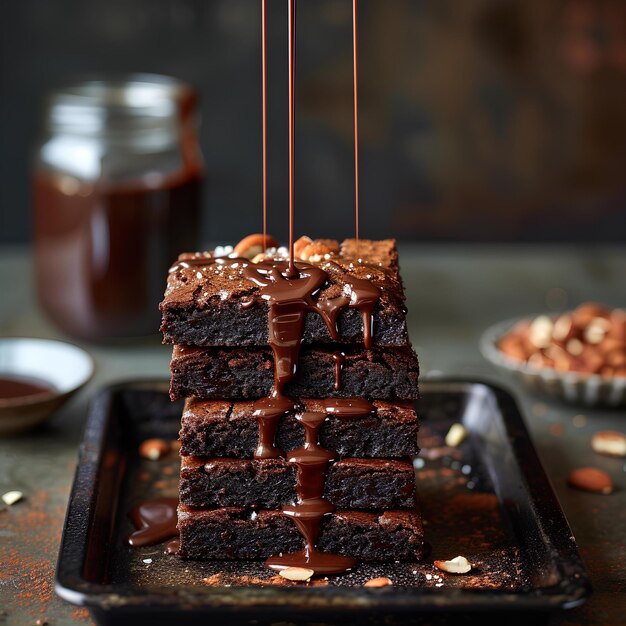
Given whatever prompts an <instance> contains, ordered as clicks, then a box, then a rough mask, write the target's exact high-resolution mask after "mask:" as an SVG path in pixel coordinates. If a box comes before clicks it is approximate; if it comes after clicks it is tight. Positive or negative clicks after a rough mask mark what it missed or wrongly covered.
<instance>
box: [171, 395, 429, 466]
mask: <svg viewBox="0 0 626 626" xmlns="http://www.w3.org/2000/svg"><path fill="white" fill-rule="evenodd" d="M300 402H301V406H300V409H301V410H305V411H320V410H322V401H321V400H314V399H306V400H301V401H300ZM253 404H254V403H253V402H252V401H245V402H230V401H218V400H213V401H201V400H198V399H196V398H189V399H188V400H187V401H186V402H185V408H184V411H183V416H182V420H181V430H180V440H181V454H182V455H193V456H200V457H232V458H242V459H243V458H247V459H250V458H252V455H253V454H254V451H255V450H256V448H257V445H258V441H259V427H258V423H257V420H256V418H255V417H254V416H253ZM373 405H374V407H375V409H376V411H375V412H374V413H372V414H371V415H368V416H367V417H359V418H354V419H350V420H345V419H341V418H339V417H337V416H334V415H329V416H328V418H327V419H326V421H325V422H324V424H323V425H322V427H321V429H320V443H321V445H322V446H323V447H324V448H327V449H329V450H333V451H334V452H336V453H337V454H338V455H339V457H340V458H346V457H363V458H376V457H379V458H405V457H409V456H414V455H416V454H417V453H418V452H419V448H418V445H417V433H418V429H419V422H418V418H417V415H416V413H415V408H414V404H413V403H412V402H395V403H390V402H383V401H378V400H375V401H374V402H373ZM303 444H304V431H303V428H302V426H301V425H300V424H299V423H298V421H297V420H296V418H295V416H294V414H293V413H289V414H287V415H285V416H284V417H283V418H282V419H281V420H280V422H279V425H278V430H277V433H276V445H277V446H278V448H280V449H281V450H294V449H295V448H299V447H300V446H302V445H303Z"/></svg>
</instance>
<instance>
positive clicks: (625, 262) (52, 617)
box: [0, 245, 626, 626]
mask: <svg viewBox="0 0 626 626" xmlns="http://www.w3.org/2000/svg"><path fill="white" fill-rule="evenodd" d="M400 258H401V265H402V273H403V277H404V281H405V284H406V289H407V296H408V307H409V310H410V331H411V338H412V340H413V342H414V345H415V347H416V349H417V351H418V354H419V356H420V362H421V366H422V376H423V377H429V376H433V377H434V376H439V375H450V376H457V377H458V376H461V377H467V378H476V377H478V378H483V379H487V380H493V381H494V382H503V383H505V384H506V385H508V386H509V387H512V388H513V391H514V392H515V394H516V395H517V397H518V399H519V401H520V404H521V407H522V411H523V414H524V416H525V419H526V423H527V425H528V427H529V430H530V431H531V434H532V438H533V440H534V443H535V446H536V447H537V449H538V452H539V455H540V457H541V459H542V461H543V463H544V466H545V468H546V470H547V473H548V475H549V476H550V479H551V480H552V483H553V485H554V488H555V490H556V492H557V494H558V497H559V499H560V501H561V504H562V506H563V509H564V510H565V513H566V515H567V518H568V520H569V522H570V525H571V526H572V530H573V532H574V534H575V536H576V539H577V541H578V544H579V546H580V550H581V552H582V555H583V558H584V560H585V562H586V564H587V567H588V569H589V573H590V576H591V580H592V583H593V586H594V594H593V596H592V598H591V599H590V601H589V602H588V603H587V604H585V605H584V606H582V607H579V608H577V609H574V610H572V611H569V612H567V613H565V614H562V615H560V616H557V617H555V618H554V619H553V620H552V623H553V624H568V625H573V624H598V625H600V624H601V625H603V626H604V625H607V624H626V464H625V463H626V460H625V459H610V458H606V457H600V456H598V455H595V454H594V453H593V452H592V451H591V448H590V444H589V441H590V437H591V435H592V434H593V433H594V432H595V431H597V430H602V429H613V430H621V431H626V408H625V409H619V410H596V409H594V410H591V409H586V408H584V407H576V406H567V405H563V404H560V403H557V402H553V401H550V400H547V399H546V398H539V397H535V396H533V395H531V394H530V393H529V392H527V391H526V390H525V389H524V388H521V387H519V386H517V385H516V384H513V383H511V381H510V380H508V379H502V377H501V374H500V373H499V372H497V371H495V370H494V369H493V368H492V367H491V366H490V365H489V364H487V363H486V362H485V361H484V359H483V358H482V357H481V355H480V352H479V349H478V340H479V337H480V334H481V332H482V331H483V330H484V329H485V328H486V327H487V326H489V325H490V324H493V323H495V322H497V321H500V320H503V319H507V318H511V317H516V316H520V315H525V314H532V313H537V312H541V311H549V310H557V309H562V308H567V307H573V306H575V305H577V304H579V303H580V302H583V301H585V300H595V301H599V302H604V303H606V304H609V305H613V306H625V305H626V281H625V280H624V275H625V273H626V251H625V250H623V249H615V248H613V249H607V248H602V249H594V248H589V249H583V248H581V247H576V248H574V247H514V246H507V247H495V246H474V247H470V246H455V245H445V246H444V245H437V246H434V245H422V246H414V245H405V246H402V247H401V256H400ZM33 283H34V281H33V266H32V258H31V254H30V251H29V250H28V249H26V248H17V247H16V248H7V247H5V248H2V249H0V294H1V295H0V336H30V337H50V338H60V339H64V337H63V336H62V335H60V334H59V333H58V332H57V331H56V330H55V329H54V328H53V327H51V326H50V324H49V323H48V322H47V321H46V320H45V318H44V316H43V314H42V312H41V311H40V310H39V309H38V307H37V304H36V298H35V295H34V286H33ZM75 343H79V345H83V344H80V342H75ZM83 347H85V348H86V349H87V350H88V351H89V352H90V353H91V354H92V355H93V357H94V359H95V361H96V373H95V376H94V378H93V379H92V381H91V382H90V383H89V384H88V385H87V386H86V387H85V388H84V389H83V390H82V391H81V392H80V393H79V394H78V395H77V396H76V397H74V398H73V399H72V400H71V401H70V402H69V403H67V404H66V405H65V406H64V407H62V408H61V409H60V410H59V411H58V412H57V413H56V414H55V415H54V416H53V417H52V418H51V420H50V421H49V422H48V423H47V424H46V425H45V426H44V427H42V428H40V429H39V430H37V431H36V432H33V433H31V434H28V435H26V436H21V437H16V438H11V439H0V493H4V492H5V491H9V490H13V489H19V490H21V491H23V492H24V494H25V499H24V500H23V501H21V502H19V503H18V504H15V505H13V506H12V507H4V508H3V509H2V510H0V546H1V549H0V624H11V625H15V626H21V625H33V624H35V623H36V621H37V620H38V619H39V620H45V621H47V622H48V623H49V624H50V626H66V625H67V626H69V625H73V624H89V623H91V620H90V618H89V615H88V613H87V612H86V611H85V610H84V609H80V608H76V607H74V606H71V605H69V604H66V603H65V602H63V601H62V600H60V599H59V598H57V597H56V596H55V594H54V591H53V576H54V568H55V562H56V556H57V550H58V544H59V540H60V535H61V528H62V524H63V518H64V513H65V507H66V504H67V498H68V495H69V491H70V487H71V482H72V477H73V471H74V467H75V460H76V453H77V447H78V443H79V441H80V438H81V432H82V428H83V425H84V423H85V417H86V408H87V403H88V400H89V398H90V397H91V396H92V394H93V393H94V392H95V391H96V390H97V389H99V388H100V387H102V386H103V385H107V384H109V383H111V382H113V381H120V380H124V379H132V378H143V377H166V376H167V375H168V361H169V356H170V350H169V348H168V347H165V346H162V345H160V343H159V340H158V338H156V337H155V338H154V340H148V341H143V342H141V343H135V344H133V343H127V344H118V345H106V346H102V345H99V346H96V345H86V344H85V345H83ZM575 416H582V417H576V419H574V417H575ZM583 465H594V466H597V467H600V468H603V469H605V470H607V471H608V472H610V473H611V475H612V476H613V477H614V480H615V483H616V491H615V493H613V494H612V495H610V496H599V495H594V494H587V493H582V492H577V491H574V490H572V489H570V488H568V487H567V485H566V476H567V474H568V473H569V471H570V470H571V469H572V468H574V467H577V466H583Z"/></svg>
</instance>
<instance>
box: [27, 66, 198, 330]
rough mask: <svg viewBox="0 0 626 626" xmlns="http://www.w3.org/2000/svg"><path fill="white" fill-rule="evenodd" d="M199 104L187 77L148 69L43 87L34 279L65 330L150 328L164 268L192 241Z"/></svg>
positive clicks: (43, 301) (153, 325) (36, 180)
mask: <svg viewBox="0 0 626 626" xmlns="http://www.w3.org/2000/svg"><path fill="white" fill-rule="evenodd" d="M196 105H197V94H196V92H195V91H194V90H193V89H192V88H191V87H189V86H188V85H186V84H184V83H181V82H179V81H177V80H175V79H171V78H167V77H162V76H156V75H132V76H128V77H123V78H119V79H114V80H97V81H88V82H83V83H80V84H76V85H74V86H72V87H69V88H65V89H61V90H58V91H56V92H54V93H52V94H51V96H50V100H49V103H48V107H47V115H46V135H45V137H44V139H43V141H42V142H41V144H40V146H39V148H38V152H37V159H36V165H35V172H34V177H33V187H34V193H33V197H34V209H35V252H36V272H37V289H38V294H39V299H40V302H41V305H42V307H43V308H44V310H45V311H46V313H47V314H48V315H49V316H50V318H51V319H52V321H53V322H54V323H55V324H56V325H57V326H58V327H59V328H60V329H62V330H63V331H64V332H66V333H67V334H69V335H72V336H74V337H78V338H81V339H88V340H94V341H101V340H106V339H111V338H124V337H137V336H143V335H149V334H153V333H156V332H157V331H158V328H159V310H158V304H159V301H160V300H161V298H162V296H163V291H164V287H165V279H166V276H167V270H168V268H169V266H170V264H171V263H172V262H173V261H174V260H175V259H176V257H177V255H178V254H179V253H180V252H182V251H185V250H195V249H197V246H198V243H199V242H198V234H199V230H200V228H199V222H200V205H201V182H202V178H203V166H202V157H201V153H200V149H199V146H198V140H197V128H198V116H197V112H196Z"/></svg>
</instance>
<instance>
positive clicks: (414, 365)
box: [170, 346, 419, 400]
mask: <svg viewBox="0 0 626 626" xmlns="http://www.w3.org/2000/svg"><path fill="white" fill-rule="evenodd" d="M342 353H343V354H344V355H345V357H340V358H342V360H343V365H342V367H341V374H340V376H339V379H338V380H339V382H340V388H339V389H335V382H336V380H337V377H336V361H335V358H336V357H334V356H333V354H337V355H338V356H340V355H341V354H342ZM170 369H171V372H172V379H171V383H170V396H171V398H172V400H177V399H180V398H188V397H191V396H195V397H197V398H202V399H205V400H211V399H220V400H240V399H241V400H246V399H249V398H252V399H254V398H262V397H264V396H267V395H268V394H269V393H270V392H271V390H272V385H273V383H274V356H273V353H272V350H271V349H270V348H263V347H260V348H256V347H250V346H249V347H246V348H197V347H191V346H174V350H173V354H172V361H171V364H170ZM418 374H419V364H418V361H417V356H416V355H415V352H413V350H412V349H411V348H384V349H381V348H378V347H377V348H374V349H372V350H365V349H360V348H350V349H348V348H346V349H345V350H343V351H342V352H340V351H336V352H333V351H332V350H328V349H324V348H322V349H319V348H304V349H303V350H302V352H301V353H300V359H299V362H298V373H297V375H296V378H295V379H294V380H293V381H291V382H290V383H288V384H287V385H286V386H285V393H286V394H287V395H289V396H290V397H296V398H331V397H342V398H376V399H377V400H395V399H400V400H415V399H417V397H418V387H417V378H418Z"/></svg>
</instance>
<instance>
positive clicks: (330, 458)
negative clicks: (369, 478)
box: [261, 398, 375, 576]
mask: <svg viewBox="0 0 626 626" xmlns="http://www.w3.org/2000/svg"><path fill="white" fill-rule="evenodd" d="M374 410H375V408H374V406H373V405H372V404H371V403H369V402H367V401H366V400H362V399H360V398H355V399H345V398H338V399H333V400H327V401H326V403H325V406H324V411H323V412H322V411H305V412H302V413H299V414H297V415H296V419H297V420H298V421H299V422H300V424H301V425H302V427H303V428H304V435H305V443H304V446H303V447H301V448H296V449H295V450H291V451H290V452H289V453H288V454H287V461H288V462H289V463H294V464H295V466H296V469H297V483H296V493H297V495H298V501H297V503H296V504H294V505H286V506H284V507H283V514H284V515H286V516H287V517H289V518H291V519H292V520H293V522H294V523H295V525H296V527H297V528H298V530H299V531H300V534H301V535H302V537H303V538H304V544H305V545H304V549H303V550H300V551H298V552H294V553H292V554H279V555H277V556H272V557H270V558H269V559H267V560H266V561H265V565H266V566H267V567H269V568H271V569H277V570H280V569H284V568H286V567H306V568H309V569H312V570H313V571H314V572H315V574H316V575H318V576H323V575H329V574H342V573H344V572H347V571H348V570H350V569H352V568H353V567H354V566H355V564H356V559H354V558H352V557H349V556H341V555H339V554H334V553H330V552H322V551H320V550H319V549H318V548H317V540H318V538H319V534H320V530H321V523H322V520H323V519H324V517H326V516H327V515H330V514H331V513H332V512H333V511H334V510H335V507H334V506H333V505H332V504H331V503H330V502H328V500H326V499H325V498H324V497H323V494H324V484H325V482H326V473H327V471H328V466H329V465H330V464H331V463H333V462H334V461H335V460H336V459H337V455H336V453H334V452H332V451H331V450H328V449H326V448H323V447H322V446H321V445H320V440H319V439H320V437H319V433H320V429H321V427H322V424H323V423H324V422H325V421H326V419H327V418H328V415H329V414H333V415H335V416H337V417H340V418H344V419H351V418H356V417H366V416H368V415H370V414H371V413H372V412H373V411H374ZM261 428H262V427H261Z"/></svg>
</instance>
